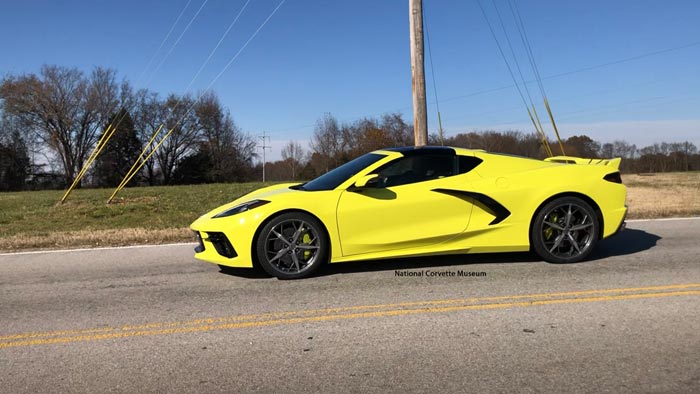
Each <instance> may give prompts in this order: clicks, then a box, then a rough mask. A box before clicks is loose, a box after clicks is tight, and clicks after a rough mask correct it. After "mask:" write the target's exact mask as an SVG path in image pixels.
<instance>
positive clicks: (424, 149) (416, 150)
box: [382, 146, 457, 156]
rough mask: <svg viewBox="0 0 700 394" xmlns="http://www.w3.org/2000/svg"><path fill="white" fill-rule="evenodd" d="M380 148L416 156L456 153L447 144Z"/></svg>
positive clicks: (451, 154)
mask: <svg viewBox="0 0 700 394" xmlns="http://www.w3.org/2000/svg"><path fill="white" fill-rule="evenodd" d="M382 150H388V151H392V152H399V153H401V154H402V155H404V156H418V155H445V156H454V155H456V154H457V152H455V150H454V149H452V148H450V147H449V146H402V147H398V148H387V149H382Z"/></svg>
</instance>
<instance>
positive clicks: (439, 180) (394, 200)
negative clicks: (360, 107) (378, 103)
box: [337, 154, 478, 256]
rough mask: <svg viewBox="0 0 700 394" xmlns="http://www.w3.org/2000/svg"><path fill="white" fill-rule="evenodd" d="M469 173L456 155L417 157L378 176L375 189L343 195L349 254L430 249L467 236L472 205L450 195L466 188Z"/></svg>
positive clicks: (340, 215) (342, 227) (341, 226)
mask: <svg viewBox="0 0 700 394" xmlns="http://www.w3.org/2000/svg"><path fill="white" fill-rule="evenodd" d="M471 159H474V158H473V157H472V158H471ZM477 160H478V159H477ZM460 162H462V163H461V164H462V165H461V166H460ZM472 168H473V165H472ZM469 169H471V168H466V167H465V165H464V161H463V160H460V159H459V158H458V157H457V156H455V155H454V154H453V155H413V156H409V157H402V158H399V159H397V160H394V161H392V162H390V163H388V164H386V165H384V166H382V167H381V168H380V169H378V170H377V171H375V173H376V174H377V175H378V181H377V182H376V184H375V185H374V186H373V187H363V188H350V189H348V190H345V191H343V192H342V194H341V196H340V198H339V201H338V208H337V220H338V231H339V234H340V240H341V247H342V251H343V255H344V256H350V255H356V254H363V253H373V252H386V251H391V250H397V249H404V248H414V247H423V246H430V245H434V244H437V243H440V242H444V241H446V240H449V239H450V238H453V237H455V236H457V235H459V234H461V233H462V232H464V231H465V230H466V228H467V225H468V224H469V217H470V215H471V210H472V203H471V202H470V200H469V199H464V198H460V197H458V196H455V195H453V194H450V193H445V192H444V191H445V190H451V189H454V187H455V185H462V184H463V187H466V186H467V185H466V184H467V183H468V182H469V180H468V174H465V172H467V171H468V170H469Z"/></svg>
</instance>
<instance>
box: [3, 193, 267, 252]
mask: <svg viewBox="0 0 700 394" xmlns="http://www.w3.org/2000/svg"><path fill="white" fill-rule="evenodd" d="M264 185H265V184H263V183H243V184H235V183H231V184H209V185H187V186H158V187H134V188H125V189H124V190H122V191H121V192H120V194H119V196H117V198H115V200H114V201H113V202H112V204H110V205H106V204H105V201H107V198H108V197H109V196H110V194H111V193H112V189H79V190H75V191H74V192H73V193H72V194H71V195H70V197H69V198H68V200H67V201H66V202H65V203H64V204H62V205H56V203H57V201H59V200H60V198H61V196H62V195H63V191H62V190H60V191H59V190H47V191H32V192H16V193H0V251H14V250H21V249H39V248H62V247H88V246H116V245H128V244H143V243H167V242H181V241H191V240H193V237H192V233H191V232H190V231H189V230H188V229H187V227H188V226H189V224H190V223H192V222H193V221H194V220H195V219H197V218H198V217H199V216H200V215H202V214H203V213H205V212H207V211H209V210H211V209H213V208H215V207H217V206H219V205H222V204H224V203H227V202H230V201H233V200H234V199H236V198H238V197H240V196H242V195H243V194H246V193H248V192H250V191H252V190H255V189H257V188H260V187H263V186H264Z"/></svg>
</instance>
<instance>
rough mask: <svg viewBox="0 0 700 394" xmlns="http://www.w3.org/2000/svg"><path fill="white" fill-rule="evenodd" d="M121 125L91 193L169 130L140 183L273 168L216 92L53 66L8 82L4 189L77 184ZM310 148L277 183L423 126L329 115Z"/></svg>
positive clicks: (521, 139)
mask: <svg viewBox="0 0 700 394" xmlns="http://www.w3.org/2000/svg"><path fill="white" fill-rule="evenodd" d="M110 125H111V127H114V128H116V130H115V131H114V133H113V136H112V138H111V139H110V140H109V141H108V143H107V144H106V145H105V147H104V149H103V150H102V152H101V154H100V155H99V156H98V157H97V159H96V160H95V162H94V163H93V165H92V166H91V168H90V170H89V171H88V173H87V175H86V176H85V178H83V181H82V186H83V187H114V186H116V185H118V184H119V182H120V181H121V179H122V177H123V176H124V175H125V174H126V173H127V171H128V170H129V168H131V166H132V165H133V163H134V162H136V161H137V160H139V155H140V154H141V151H142V150H143V148H144V147H145V146H147V145H148V144H149V141H151V139H152V136H153V135H154V134H156V135H157V137H156V138H155V141H158V140H159V139H160V138H162V137H163V136H164V135H165V133H167V132H168V131H170V135H169V137H168V138H167V139H166V140H165V141H164V143H163V144H162V145H161V146H160V147H159V148H158V149H157V150H155V151H154V152H153V154H152V157H150V159H149V160H148V161H146V162H145V165H144V166H143V168H142V169H141V170H140V171H139V173H138V174H137V176H136V177H135V178H134V179H133V180H132V181H131V182H130V183H129V186H135V185H171V184H195V183H214V182H247V181H258V180H261V178H262V170H263V169H262V164H261V163H257V164H256V163H255V160H256V159H257V158H258V153H257V150H256V147H257V146H256V139H255V138H254V137H252V136H251V134H250V133H249V132H245V131H243V130H241V129H240V128H239V127H238V126H237V125H236V124H235V122H234V120H233V116H232V115H231V113H230V111H229V110H228V109H227V108H225V107H224V106H223V105H222V104H221V102H220V100H219V98H218V96H217V94H216V93H213V92H207V93H205V94H203V95H199V96H197V97H194V96H192V95H184V96H180V95H176V94H169V95H167V96H161V95H160V94H158V93H156V92H152V91H149V90H147V89H140V90H135V89H134V88H133V87H132V86H131V84H130V83H129V82H128V81H126V80H118V79H117V73H116V72H115V71H114V70H111V69H105V68H101V67H96V68H94V69H93V70H92V72H90V73H84V72H82V71H80V70H78V69H77V68H69V67H62V66H54V65H47V66H44V67H42V69H41V70H40V71H39V73H37V74H31V73H30V74H22V75H9V76H6V77H5V78H4V79H2V80H0V191H7V190H36V189H57V188H64V187H66V186H67V185H69V184H71V183H72V182H73V180H74V179H75V177H76V176H77V174H78V173H79V171H80V170H81V168H83V166H84V164H85V163H86V161H87V160H88V158H89V156H90V154H91V152H92V151H93V149H94V148H95V146H96V145H97V144H98V143H99V141H100V139H101V138H102V137H103V135H104V134H105V132H109V128H110ZM660 132H663V130H660ZM569 134H571V135H572V136H571V137H568V138H566V139H564V140H563V146H564V151H565V152H566V154H567V155H569V156H578V157H586V158H612V157H622V158H623V161H622V165H621V171H622V172H623V173H651V172H670V171H698V170H700V154H698V149H697V147H696V146H695V145H694V144H693V143H691V142H688V141H682V142H671V143H668V142H662V143H657V144H653V145H649V146H645V147H641V148H638V147H637V146H636V145H634V144H630V143H628V142H627V141H622V140H619V141H614V142H612V143H600V142H598V141H595V140H593V139H591V138H590V137H588V136H587V135H586V134H585V131H584V130H582V131H579V132H572V133H569ZM429 143H430V144H431V145H440V144H443V145H447V146H454V147H464V148H473V149H484V150H487V151H493V152H502V153H509V154H514V155H521V156H527V157H532V158H540V159H541V158H544V157H546V154H545V150H544V149H543V147H542V144H541V142H540V140H539V138H538V137H537V135H536V134H534V133H524V132H521V131H512V130H508V131H493V130H487V131H469V132H467V131H465V132H463V133H458V134H456V135H452V136H449V137H446V138H444V140H443V141H440V139H439V137H438V136H437V135H435V134H431V135H430V136H429ZM308 145H309V146H308V147H306V148H305V147H304V146H302V145H301V143H300V142H299V141H295V140H291V141H289V142H287V144H286V145H285V146H284V147H283V149H282V151H281V157H282V160H278V161H275V162H271V163H267V165H266V166H265V175H266V176H265V178H266V180H269V181H284V180H306V179H311V178H314V177H316V176H318V175H321V174H323V173H325V172H327V171H329V170H330V169H332V168H334V167H337V166H338V165H341V164H343V163H345V162H347V161H349V160H352V159H353V158H355V157H358V156H360V155H361V154H364V153H366V152H369V151H372V150H376V149H380V148H386V147H392V146H409V145H413V126H412V125H411V124H409V123H407V122H406V121H405V120H404V119H403V117H402V115H401V114H399V113H389V114H385V115H382V116H380V117H377V118H374V117H366V118H361V119H358V120H356V121H354V122H345V123H341V122H339V121H338V120H337V118H335V117H334V116H333V115H331V114H330V113H326V114H323V115H322V116H321V117H320V118H319V119H318V120H317V122H316V126H315V128H314V132H313V136H312V138H311V141H310V142H309V144H308ZM549 145H550V146H551V148H552V150H553V151H554V154H555V155H558V154H561V152H560V148H559V145H558V143H557V142H556V141H549Z"/></svg>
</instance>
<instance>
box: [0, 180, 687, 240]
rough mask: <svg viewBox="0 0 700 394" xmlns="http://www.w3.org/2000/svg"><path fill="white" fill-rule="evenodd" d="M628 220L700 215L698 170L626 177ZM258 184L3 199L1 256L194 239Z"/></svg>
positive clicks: (5, 195) (6, 195)
mask: <svg viewBox="0 0 700 394" xmlns="http://www.w3.org/2000/svg"><path fill="white" fill-rule="evenodd" d="M623 181H624V183H625V184H626V185H627V187H628V196H627V203H628V205H629V207H630V211H629V215H628V218H629V219H641V218H660V217H673V216H676V217H678V216H699V215H700V172H690V173H668V174H654V175H624V176H623ZM261 186H263V185H262V184H260V183H249V184H215V185H199V186H169V187H144V188H128V189H126V190H124V192H123V193H122V196H121V197H120V198H119V199H117V200H116V201H115V203H114V204H111V205H109V206H105V205H104V201H105V200H106V198H107V196H108V195H109V193H110V192H111V191H110V190H106V189H91V190H78V191H76V192H75V194H74V195H72V196H71V199H70V200H68V202H67V203H66V204H64V205H61V206H56V205H55V203H56V201H57V200H58V199H59V198H60V196H61V194H62V192H60V191H40V192H21V193H0V251H17V250H29V249H56V248H79V247H98V246H122V245H138V244H161V243H169V242H188V241H193V238H192V234H191V232H190V231H189V230H188V229H187V226H188V225H189V223H191V222H192V221H193V220H195V219H196V218H197V217H198V216H199V215H201V214H202V213H204V212H206V211H208V210H210V209H212V208H214V207H216V206H219V205H221V204H223V203H225V202H228V201H231V200H234V199H235V198H237V197H238V196H240V195H242V194H245V193H247V192H249V191H251V190H253V189H256V188H259V187H261Z"/></svg>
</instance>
